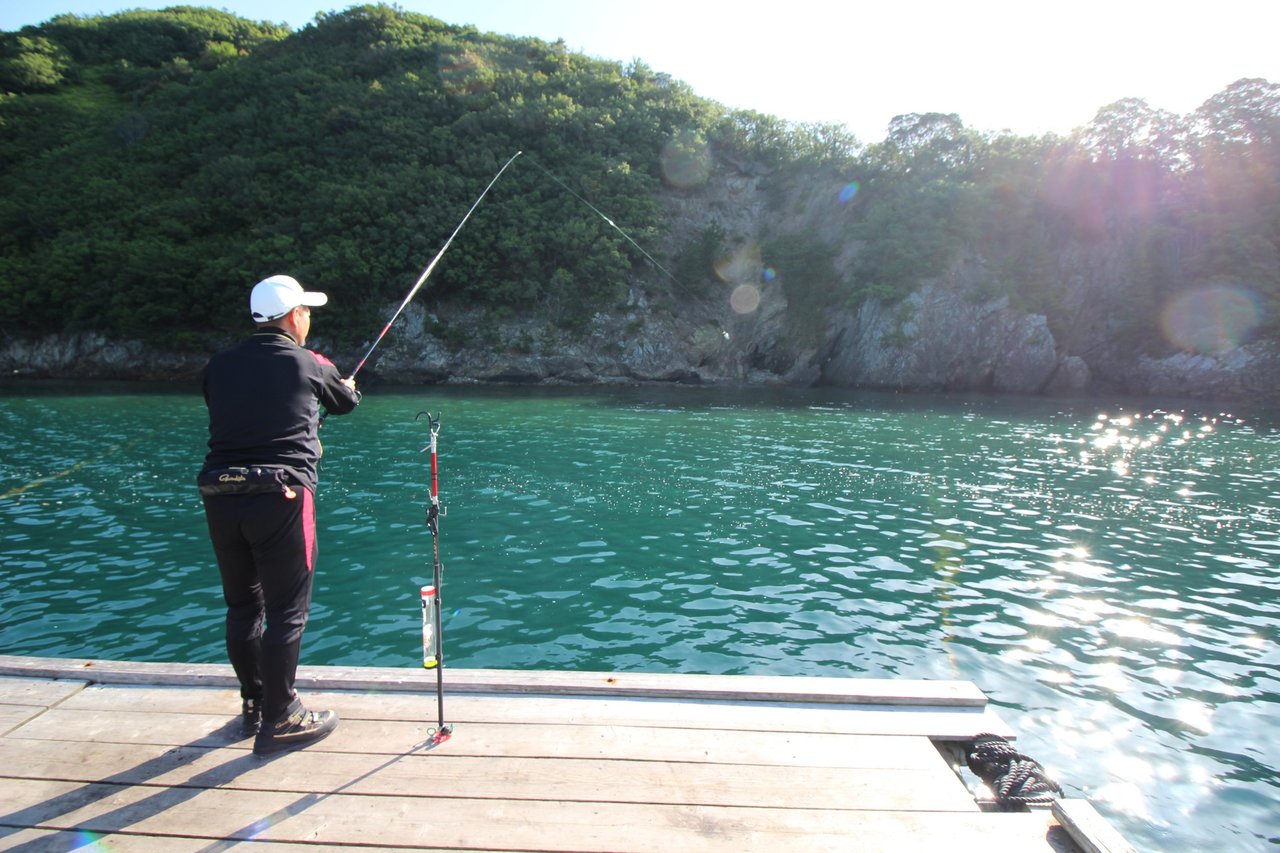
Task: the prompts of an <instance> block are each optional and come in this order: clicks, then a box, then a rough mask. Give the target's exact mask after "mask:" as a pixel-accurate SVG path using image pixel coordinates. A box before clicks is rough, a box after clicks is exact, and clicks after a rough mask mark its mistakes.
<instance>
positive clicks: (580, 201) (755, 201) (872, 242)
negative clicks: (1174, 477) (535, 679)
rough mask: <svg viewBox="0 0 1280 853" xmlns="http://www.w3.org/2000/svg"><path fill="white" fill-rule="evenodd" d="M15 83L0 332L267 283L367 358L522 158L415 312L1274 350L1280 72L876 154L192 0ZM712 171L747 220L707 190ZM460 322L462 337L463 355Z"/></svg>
mask: <svg viewBox="0 0 1280 853" xmlns="http://www.w3.org/2000/svg"><path fill="white" fill-rule="evenodd" d="M0 89H2V90H3V93H4V94H3V95H2V96H0V330H2V331H3V334H4V336H5V338H6V339H14V338H21V337H29V336H33V335H45V334H52V333H61V332H74V331H96V332H100V333H102V334H104V335H106V336H107V337H112V338H121V339H140V340H144V341H149V342H152V343H154V344H156V345H162V346H166V347H171V348H177V349H181V348H190V349H193V350H199V349H204V348H207V347H208V346H210V345H212V344H214V343H216V342H218V341H221V340H225V339H226V337H227V336H228V335H229V334H231V333H233V332H235V331H238V330H240V329H242V328H243V326H244V324H245V311H244V294H245V291H246V287H247V285H248V284H249V283H251V282H252V281H254V280H256V279H257V278H259V277H261V276H264V275H267V274H271V273H274V272H289V273H291V274H293V275H295V276H296V277H298V278H299V279H301V280H303V281H304V282H307V283H308V284H309V285H310V286H313V287H319V288H323V289H325V290H327V291H329V292H330V293H331V294H332V296H333V297H334V299H335V304H338V305H341V306H342V310H341V311H334V312H331V315H330V316H327V317H326V319H325V325H324V327H323V329H324V333H325V334H326V335H329V336H331V338H332V339H334V340H335V341H338V342H347V343H351V342H354V341H358V340H361V339H367V337H368V335H369V333H370V331H371V330H375V329H376V328H378V327H379V326H380V324H381V323H382V322H383V321H384V320H385V318H386V316H387V307H388V305H389V304H390V305H393V306H394V304H396V303H397V302H398V300H399V299H400V298H401V297H402V296H403V294H404V293H405V292H406V291H407V289H408V287H409V286H410V285H411V284H412V283H413V281H414V280H415V279H416V278H417V276H418V274H419V273H420V272H421V270H422V269H423V267H424V266H425V265H426V263H427V261H429V260H430V259H431V257H432V256H433V255H434V254H435V253H436V252H437V251H438V250H439V248H440V247H441V246H442V245H443V243H444V241H445V239H447V237H448V236H449V234H450V233H451V231H452V230H453V228H454V227H455V226H456V224H457V223H458V222H459V220H460V219H461V217H462V215H463V214H464V213H466V211H467V210H468V208H469V207H470V205H471V204H472V203H473V201H474V200H475V199H476V197H477V196H478V194H479V192H480V191H481V190H482V189H483V188H484V187H485V185H486V184H487V183H488V182H489V181H490V180H491V179H492V177H493V176H494V174H495V173H496V172H497V171H498V169H499V168H500V167H501V166H502V165H503V164H504V163H505V162H506V161H507V160H508V159H510V158H511V156H512V155H513V154H515V153H516V152H517V151H523V152H524V154H523V155H522V157H521V158H519V159H518V160H517V161H516V162H515V164H513V166H512V167H511V169H510V170H509V171H508V172H507V173H505V174H504V176H503V177H502V179H501V181H500V182H498V183H497V184H495V186H494V188H493V190H492V192H491V193H490V195H489V196H488V197H487V198H486V200H485V202H484V205H483V206H482V207H481V208H479V209H478V210H477V212H476V214H475V216H474V217H473V218H472V219H471V220H470V221H469V223H468V224H467V226H466V230H465V231H464V232H463V233H462V236H460V238H459V239H458V240H457V241H456V242H455V243H454V245H453V246H452V247H451V248H450V251H449V254H448V256H447V258H446V260H445V262H443V263H442V264H441V265H440V267H439V268H438V270H437V271H436V272H435V273H434V275H433V278H432V279H431V283H430V285H429V287H428V289H427V290H426V292H425V293H424V295H423V296H422V297H421V299H422V300H424V302H425V303H426V304H428V305H434V304H445V303H452V304H465V305H468V306H470V307H472V308H474V309H477V310H481V311H483V313H485V314H486V315H487V316H490V317H492V318H494V321H495V322H498V321H501V320H502V319H503V318H508V317H512V316H536V317H538V318H540V319H541V320H543V321H545V322H546V323H547V324H548V326H550V327H554V328H555V329H558V330H560V331H562V332H563V333H565V334H568V335H573V334H575V333H585V331H586V330H587V328H588V326H589V324H590V322H591V318H592V317H593V316H595V315H596V314H597V313H599V312H609V311H613V310H615V309H617V308H618V306H620V305H621V304H622V303H623V302H624V301H628V300H630V301H631V303H632V304H634V303H635V300H636V299H637V298H643V299H644V300H646V303H645V304H647V305H650V306H654V305H661V306H663V310H667V311H672V312H675V313H679V312H681V311H690V312H694V313H698V314H699V316H704V317H711V318H714V317H716V316H718V315H719V314H725V315H727V316H729V317H732V316H734V315H733V313H732V312H731V310H730V308H729V297H730V288H731V287H732V286H734V285H738V284H741V283H742V282H743V281H748V280H749V281H750V283H752V284H753V285H754V286H757V287H758V288H759V289H760V290H763V291H768V290H769V289H771V288H772V289H776V290H777V291H778V293H779V294H780V296H781V298H782V299H783V300H784V301H785V304H786V312H787V322H786V324H785V335H786V336H787V338H788V341H787V342H786V343H787V345H789V346H791V347H792V348H793V349H796V348H802V347H804V346H810V345H812V346H818V347H821V346H822V343H823V341H824V340H827V338H828V336H829V329H828V327H827V324H828V323H829V322H830V319H831V318H832V317H833V316H834V315H835V314H837V313H839V312H847V311H850V310H853V309H855V308H856V307H857V306H859V305H861V304H864V303H866V302H868V300H871V301H874V302H875V303H876V304H883V305H889V306H892V305H893V304H895V303H897V302H900V301H901V300H903V299H904V298H905V297H906V296H907V295H908V294H910V293H912V292H914V291H916V290H918V289H919V288H920V287H921V285H922V284H923V283H926V282H931V281H938V280H944V279H945V280H948V281H952V282H955V281H960V282H963V283H964V286H965V287H968V288H969V289H970V290H971V291H972V293H971V294H970V297H971V298H973V299H991V298H998V297H1008V304H1010V305H1011V306H1013V307H1015V308H1016V309H1017V310H1020V311H1025V312H1033V313H1037V314H1043V315H1044V316H1045V317H1046V318H1047V321H1048V326H1049V328H1050V329H1051V330H1052V332H1053V334H1054V336H1055V338H1056V339H1057V341H1058V344H1059V346H1060V347H1065V348H1067V349H1069V350H1071V351H1074V352H1077V353H1086V352H1088V351H1090V350H1093V349H1098V348H1110V349H1113V350H1114V348H1115V346H1116V345H1117V342H1118V341H1123V342H1124V344H1123V346H1124V347H1126V348H1128V351H1130V352H1132V353H1134V354H1137V353H1151V354H1155V355H1160V354H1162V353H1167V352H1172V351H1176V350H1204V351H1216V350H1220V349H1222V348H1224V347H1226V346H1231V345H1235V344H1239V343H1244V342H1246V341H1247V340H1250V339H1258V338H1265V339H1274V338H1277V337H1280V323H1278V322H1277V318H1280V312H1278V309H1280V138H1278V137H1280V86H1277V85H1275V84H1273V83H1270V82H1268V81H1265V80H1257V79H1246V80H1240V81H1237V82H1236V83H1233V84H1231V85H1229V86H1227V87H1226V88H1225V89H1224V90H1223V91H1222V92H1221V93H1219V94H1218V95H1216V96H1215V97H1213V98H1212V99H1210V100H1209V101H1207V102H1206V103H1205V104H1204V105H1203V106H1202V107H1201V108H1200V109H1199V110H1197V111H1195V112H1194V113H1192V114H1190V115H1185V116H1177V115H1172V114H1168V113H1165V112H1163V111H1160V110H1156V109H1152V108H1151V107H1149V106H1148V105H1147V104H1146V103H1145V102H1144V101H1142V100H1140V99H1138V98H1136V97H1135V98H1133V99H1129V100H1124V101H1120V102H1117V103H1115V104H1111V105H1106V106H1102V107H1101V109H1100V110H1099V113H1098V115H1097V117H1096V119H1095V120H1094V121H1093V122H1091V123H1090V124H1089V125H1087V126H1085V127H1082V128H1080V129H1079V130H1078V131H1076V132H1075V133H1074V134H1072V135H1071V136H1070V137H1067V138H1059V137H1055V136H1047V137H1043V138H1026V137H1017V136H1012V135H1008V134H992V133H988V132H983V131H980V130H976V129H973V128H969V127H967V126H965V124H964V123H963V121H962V119H961V118H960V117H959V116H956V115H948V114H927V115H916V114H909V115H903V116H899V117H898V118H896V119H895V120H894V121H893V123H892V124H891V126H890V127H889V128H887V135H886V137H885V138H884V139H883V140H878V141H864V140H856V139H854V138H852V137H851V136H850V135H849V134H847V133H846V132H844V131H843V130H842V129H840V128H836V127H826V126H822V127H810V126H799V127H798V126H793V125H788V124H787V123H785V122H782V121H780V120H777V119H774V118H771V117H768V116H763V115H759V114H755V113H744V112H738V111H730V110H727V109H725V108H723V107H722V106H720V105H718V104H716V103H713V102H711V101H708V100H706V99H703V98H700V97H698V96H697V95H696V93H694V92H692V91H691V90H690V89H689V87H688V86H686V85H684V84H683V83H681V82H679V81H676V80H673V79H671V78H670V77H669V76H667V75H664V74H662V73H660V72H659V71H657V70H654V69H651V68H649V67H646V66H645V65H644V64H642V63H640V62H635V63H633V64H630V65H627V66H622V65H620V64H618V63H614V62H607V61H602V60H598V59H593V58H589V57H585V56H582V55H578V54H574V53H571V52H569V51H567V50H566V49H565V46H564V45H563V44H562V43H551V44H549V43H546V42H543V41H541V40H538V39H532V38H509V37H500V36H495V35H492V34H487V33H481V32H478V31H476V30H474V29H471V28H466V27H456V26H451V25H448V24H445V23H443V22H441V21H438V20H435V19H433V18H430V17H426V16H422V15H417V14H411V13H406V12H402V11H399V10H397V9H394V8H392V7H387V6H359V7H353V8H351V9H349V10H347V11H344V12H341V13H336V14H328V15H320V16H318V18H317V19H316V21H315V22H314V23H312V24H310V25H308V26H306V27H304V28H303V29H301V30H299V31H296V32H291V31H289V30H287V29H285V28H281V27H279V26H275V25H271V24H266V23H255V22H251V21H246V20H243V19H240V18H238V17H235V16H233V15H230V14H228V13H224V12H218V11H213V10H210V9H204V8H192V7H175V8H172V9H168V10H165V11H162V12H144V11H137V12H128V13H122V14H118V15H111V16H103V17H83V18H82V17H76V16H62V17H57V18H54V19H52V20H50V21H48V22H46V23H45V24H44V25H42V26H38V27H27V28H24V29H23V30H21V31H20V32H16V33H4V34H2V35H0ZM1135 94H1140V93H1135ZM717 175H719V176H720V178H722V179H723V178H724V177H725V176H726V175H728V176H730V177H731V178H732V179H733V180H736V181H738V184H737V185H738V186H748V187H749V188H750V190H751V192H752V193H753V196H752V199H751V200H750V202H749V204H748V203H747V202H743V203H742V204H740V205H737V206H736V207H735V205H734V204H733V203H730V202H726V200H725V199H724V198H723V197H721V198H713V197H712V196H711V195H709V193H710V190H709V189H708V188H709V187H710V186H711V185H712V184H714V183H715V177H716V176H717ZM722 183H723V181H722ZM584 201H585V202H589V203H590V205H591V206H594V208H595V210H594V211H593V210H592V209H591V207H589V206H588V205H587V204H584ZM704 202H705V203H704ZM748 207H750V208H751V210H752V211H753V213H752V216H753V219H752V221H753V222H754V223H756V225H755V226H752V229H753V230H750V233H748V230H749V229H748V228H747V226H745V225H744V224H743V222H744V220H743V219H742V216H745V215H746V214H745V213H743V211H744V210H746V209H747V208H748ZM613 224H616V225H617V227H613ZM632 241H634V243H633V242H632ZM746 244H750V245H749V246H747V245H746ZM637 246H639V247H642V248H643V249H644V251H645V252H649V253H651V254H652V256H653V257H652V258H648V257H645V255H644V254H643V253H642V252H641V251H639V250H638V249H637ZM744 247H745V248H747V249H749V251H745V252H744ZM742 257H747V258H748V259H749V262H747V263H745V264H743V263H730V262H729V259H734V258H738V259H740V258H742ZM655 262H656V263H655ZM964 265H969V266H971V267H973V268H974V269H975V270H977V272H975V273H973V274H968V275H964V276H959V277H957V276H956V274H955V273H956V270H957V269H958V268H959V267H962V266H964ZM637 294H639V296H637ZM1180 300H1181V301H1180ZM1179 306H1181V307H1179ZM738 310H739V311H741V310H743V309H742V308H741V307H740V306H738ZM1215 312H1216V313H1215ZM446 326H447V324H444V323H442V324H441V326H440V327H439V328H437V329H435V330H434V332H435V333H438V335H439V336H440V337H441V338H442V339H446V340H452V341H453V343H454V344H455V345H462V344H464V343H465V342H466V341H465V340H463V339H464V338H466V337H467V336H474V335H475V329H474V328H467V329H463V328H447V327H446ZM508 343H509V342H508ZM495 345H497V342H495Z"/></svg>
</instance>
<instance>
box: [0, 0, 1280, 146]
mask: <svg viewBox="0 0 1280 853" xmlns="http://www.w3.org/2000/svg"><path fill="white" fill-rule="evenodd" d="M184 4H185V5H193V6H198V5H207V6H211V7H213V8H218V9H225V10H227V11H230V12H234V13H235V14H238V15H240V16H241V17H245V18H249V19H251V20H255V21H270V22H272V23H284V24H287V25H289V26H290V27H292V28H293V29H301V28H302V27H304V26H306V25H307V24H308V23H310V22H311V21H312V20H314V18H315V16H316V14H317V13H321V12H341V11H343V10H344V9H347V8H349V7H350V6H351V5H356V4H353V3H347V2H341V3H336V4H334V3H330V2H328V0H221V1H220V2H219V0H213V2H209V3H201V2H199V0H183V2H175V0H169V2H152V0H132V2H131V1H130V0H121V2H115V0H0V30H3V31H7V32H12V31H15V30H18V29H20V28H21V27H23V26H26V25H29V24H39V23H43V22H44V21H47V20H48V19H50V18H52V17H54V16H55V15H59V14H65V13H70V14H76V15H96V14H110V13H112V12H117V11H122V10H125V9H138V8H144V9H161V8H165V7H167V6H174V5H184ZM396 5H398V6H399V7H400V8H402V9H404V10H406V11H411V12H421V13H424V14H428V15H431V16H433V17H436V18H439V19H441V20H444V21H446V22H448V23H451V24H470V25H473V26H475V27H477V28H478V29H480V30H484V31H488V32H496V33H501V34H506V35H514V36H535V37H537V38H541V39H544V40H546V41H555V40H556V39H563V40H564V41H565V44H566V45H568V47H569V49H570V50H573V51H577V52H580V53H585V54H588V55H591V56H595V57H599V58H602V59H609V60H616V61H618V62H622V63H627V62H630V61H631V60H633V59H640V60H642V61H643V62H644V63H646V64H647V65H648V66H650V67H651V68H652V69H653V70H655V71H658V72H663V73H666V74H670V75H671V76H672V77H674V78H676V79H679V80H683V81H684V82H686V83H688V84H689V85H690V86H691V87H692V88H693V90H694V92H695V93H696V94H698V95H700V96H702V97H705V98H710V99H712V100H715V101H718V102H720V103H721V104H724V105H725V106H728V107H733V108H740V109H750V110H755V111H757V112H761V113H767V114H771V115H775V116H779V117H781V118H784V119H787V120H789V121H792V122H797V123H810V122H821V123H835V124H842V125H845V126H846V127H848V129H849V130H850V131H852V132H853V134H854V135H855V136H856V137H857V138H858V139H859V140H861V141H863V142H876V141H879V140H881V139H883V138H884V136H885V133H886V130H887V128H888V125H889V122H890V120H891V119H892V118H893V117H894V116H896V115H900V114H904V113H913V112H914V113H924V112H942V113H956V114H958V115H959V116H960V118H961V119H962V120H963V122H964V123H965V124H966V125H967V126H969V127H971V128H975V129H977V130H982V131H1001V130H1011V131H1013V132H1014V133H1017V134H1019V135H1039V134H1043V133H1048V132H1053V133H1060V134H1066V133H1069V132H1070V131H1071V130H1072V129H1074V128H1076V127H1079V126H1081V125H1084V124H1086V123H1088V122H1089V120H1090V119H1092V118H1093V117H1094V115H1095V114H1096V113H1097V112H1098V110H1099V109H1100V108H1102V107H1104V106H1106V105H1108V104H1110V103H1113V102H1115V101H1118V100H1120V99H1121V98H1142V99H1143V100H1145V101H1146V102H1147V103H1148V104H1149V105H1150V106H1151V107H1153V108H1157V109H1165V110H1168V111H1170V112H1174V113H1179V114H1184V113H1188V112H1191V111H1192V110H1194V109H1195V108H1196V107H1198V106H1199V105H1200V104H1202V103H1204V101H1206V100H1207V99H1208V98H1210V97H1211V96H1213V95H1214V94H1216V93H1218V92H1220V91H1221V90H1222V89H1224V88H1225V87H1226V86H1228V85H1229V84H1230V83H1232V82H1234V81H1236V80H1238V79H1240V78H1242V77H1262V78H1265V79H1267V80H1269V81H1271V82H1272V83H1280V49H1278V46H1277V43H1278V42H1280V37H1278V36H1277V33H1280V2H1276V0H1214V2H1212V3H1206V2H1203V0H1198V2H1190V1H1189V0H1157V1H1156V2H1149V0H1072V2H1062V0H968V2H957V1H956V0H893V1H892V2H886V0H843V2H841V0H777V2H772V3H760V2H754V0H736V2H726V0H627V2H618V0H401V2H400V3H398V4H396Z"/></svg>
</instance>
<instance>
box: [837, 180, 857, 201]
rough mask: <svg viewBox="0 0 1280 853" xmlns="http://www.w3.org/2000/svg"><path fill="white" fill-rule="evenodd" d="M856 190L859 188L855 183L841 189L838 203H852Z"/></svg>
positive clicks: (851, 182)
mask: <svg viewBox="0 0 1280 853" xmlns="http://www.w3.org/2000/svg"><path fill="white" fill-rule="evenodd" d="M858 189H859V187H858V182H857V181H850V182H849V183H847V184H845V185H844V186H843V187H841V188H840V196H839V198H840V203H841V204H848V203H849V202H851V201H853V197H854V196H856V195H857V194H858Z"/></svg>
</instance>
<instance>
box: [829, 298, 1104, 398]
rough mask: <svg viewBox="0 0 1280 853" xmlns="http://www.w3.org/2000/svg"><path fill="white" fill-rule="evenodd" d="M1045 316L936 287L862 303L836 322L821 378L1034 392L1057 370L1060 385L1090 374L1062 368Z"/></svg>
mask: <svg viewBox="0 0 1280 853" xmlns="http://www.w3.org/2000/svg"><path fill="white" fill-rule="evenodd" d="M1063 360H1064V356H1061V355H1060V354H1059V353H1058V351H1057V347H1056V345H1055V343H1054V339H1053V334H1052V333H1051V332H1050V331H1049V326H1048V323H1047V322H1046V321H1045V318H1044V317H1043V316H1042V315H1039V314H1019V313H1017V312H1015V311H1012V310H1011V309H1010V308H1009V305H1008V300H1007V299H998V300H994V301H988V302H973V301H971V300H969V299H967V298H965V297H964V296H961V295H957V294H955V293H949V292H945V291H942V290H940V289H939V288H936V287H928V288H926V289H924V290H921V291H917V292H916V293H914V294H912V295H911V296H910V297H909V298H908V299H906V300H905V301H904V302H903V303H902V304H901V305H898V306H894V307H892V308H886V307H885V306H883V305H880V304H879V303H874V302H868V303H864V304H863V305H862V306H861V307H860V308H859V309H858V310H857V311H856V312H855V313H853V314H852V315H850V316H848V317H845V318H842V319H841V320H840V321H838V322H837V331H836V334H835V337H834V339H833V341H832V346H831V349H830V354H829V355H828V357H827V359H826V361H825V363H824V364H823V365H822V374H821V375H822V381H823V382H825V383H827V384H831V385H845V386H852V387H871V388H893V389H899V390H920V391H972V390H989V391H1006V392H1011V393H1018V394H1036V393H1040V392H1041V391H1043V390H1044V389H1045V388H1046V387H1047V386H1048V384H1049V382H1050V381H1051V380H1053V379H1054V378H1055V377H1058V381H1059V383H1060V384H1059V388H1060V390H1062V391H1065V392H1078V391H1083V390H1084V386H1079V387H1075V383H1076V382H1078V381H1079V380H1080V379H1081V378H1084V379H1087V375H1082V374H1079V373H1069V372H1062V375H1061V376H1060V377H1059V373H1060V371H1059V366H1060V364H1061V363H1062V362H1063Z"/></svg>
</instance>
